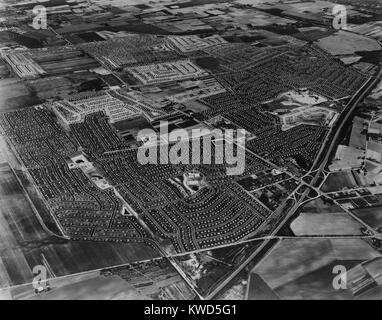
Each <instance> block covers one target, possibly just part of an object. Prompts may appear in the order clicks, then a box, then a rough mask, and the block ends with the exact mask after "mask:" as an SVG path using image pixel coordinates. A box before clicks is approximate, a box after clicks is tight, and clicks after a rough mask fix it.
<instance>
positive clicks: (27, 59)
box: [2, 51, 46, 79]
mask: <svg viewBox="0 0 382 320" xmlns="http://www.w3.org/2000/svg"><path fill="white" fill-rule="evenodd" d="M2 57H3V59H4V60H5V61H6V62H7V63H8V64H9V65H10V66H11V68H12V70H13V71H14V72H15V73H16V74H17V76H19V77H20V78H21V79H35V78H37V77H39V76H40V75H44V74H46V71H45V70H44V69H42V68H41V67H40V66H39V65H38V64H37V63H36V62H35V61H34V60H33V59H32V56H31V54H30V53H28V52H22V51H20V52H15V51H13V52H9V53H8V52H7V53H3V54H2Z"/></svg>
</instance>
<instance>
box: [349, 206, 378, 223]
mask: <svg viewBox="0 0 382 320" xmlns="http://www.w3.org/2000/svg"><path fill="white" fill-rule="evenodd" d="M353 212H354V213H355V215H356V216H357V217H358V218H360V219H362V221H364V222H365V223H366V224H367V225H369V226H370V227H372V228H378V227H381V226H382V207H374V208H362V209H356V210H354V211H353Z"/></svg>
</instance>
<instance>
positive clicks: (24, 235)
mask: <svg viewBox="0 0 382 320" xmlns="http://www.w3.org/2000/svg"><path fill="white" fill-rule="evenodd" d="M0 226H1V227H0V228H1V229H0V287H8V286H12V285H20V284H24V283H30V282H32V280H33V275H32V271H31V270H32V269H33V267H34V266H36V265H46V266H47V267H48V270H51V275H50V276H56V277H60V276H65V275H68V274H74V273H79V272H84V271H89V270H94V269H102V268H105V267H109V266H117V265H122V264H126V263H129V262H133V261H139V260H146V259H150V258H152V257H153V256H157V253H156V252H154V251H153V250H152V249H151V248H150V247H146V246H145V245H143V244H113V243H97V242H69V241H67V240H65V239H62V238H58V237H55V236H52V235H51V234H50V233H48V232H47V231H45V230H44V229H43V228H42V226H41V224H40V222H39V220H38V219H37V218H36V215H35V213H34V212H33V209H32V208H31V206H30V204H29V202H28V200H27V198H26V197H25V195H24V193H23V190H22V187H21V186H20V184H19V183H18V180H17V179H16V178H15V176H14V174H13V172H12V170H11V169H10V168H9V166H8V165H2V166H1V168H0Z"/></svg>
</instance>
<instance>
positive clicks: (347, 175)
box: [322, 171, 358, 192]
mask: <svg viewBox="0 0 382 320" xmlns="http://www.w3.org/2000/svg"><path fill="white" fill-rule="evenodd" d="M357 187H358V185H357V183H356V181H355V179H354V177H353V174H352V172H351V171H341V172H335V173H332V174H330V176H329V177H328V179H327V180H326V181H325V184H324V185H323V187H322V191H324V192H334V191H339V190H342V189H344V188H348V189H353V188H357Z"/></svg>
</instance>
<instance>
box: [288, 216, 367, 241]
mask: <svg viewBox="0 0 382 320" xmlns="http://www.w3.org/2000/svg"><path fill="white" fill-rule="evenodd" d="M361 227H362V226H361V225H360V224H359V223H358V222H357V221H355V220H354V219H353V218H351V217H350V216H348V215H347V214H346V213H345V212H335V213H302V214H301V215H300V216H299V217H298V218H297V219H296V220H295V221H293V223H292V225H291V229H292V231H293V233H294V234H295V235H297V236H304V235H361V234H362V232H361Z"/></svg>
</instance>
